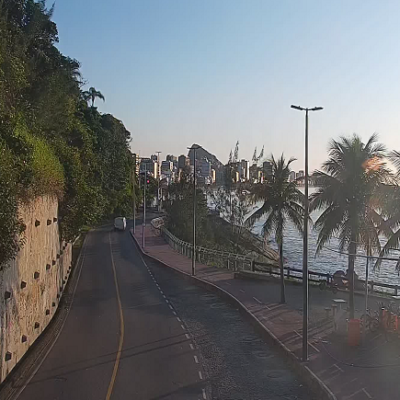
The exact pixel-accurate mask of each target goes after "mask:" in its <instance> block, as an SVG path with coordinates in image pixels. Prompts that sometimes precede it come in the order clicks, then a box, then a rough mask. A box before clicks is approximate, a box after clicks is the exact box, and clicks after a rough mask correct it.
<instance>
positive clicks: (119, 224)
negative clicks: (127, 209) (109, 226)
mask: <svg viewBox="0 0 400 400" xmlns="http://www.w3.org/2000/svg"><path fill="white" fill-rule="evenodd" d="M114 229H116V230H119V231H124V230H125V229H126V218H125V217H117V218H115V219H114Z"/></svg>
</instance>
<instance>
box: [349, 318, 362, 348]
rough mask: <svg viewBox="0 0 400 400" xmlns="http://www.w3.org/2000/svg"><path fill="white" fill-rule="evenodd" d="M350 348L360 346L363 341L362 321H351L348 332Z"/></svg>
mask: <svg viewBox="0 0 400 400" xmlns="http://www.w3.org/2000/svg"><path fill="white" fill-rule="evenodd" d="M348 335H349V336H348V341H349V342H348V343H349V346H358V345H359V344H360V340H361V321H360V320H359V319H351V320H350V321H349V332H348Z"/></svg>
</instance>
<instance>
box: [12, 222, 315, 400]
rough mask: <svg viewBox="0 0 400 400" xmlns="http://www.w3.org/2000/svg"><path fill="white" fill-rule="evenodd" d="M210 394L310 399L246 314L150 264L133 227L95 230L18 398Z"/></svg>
mask: <svg viewBox="0 0 400 400" xmlns="http://www.w3.org/2000/svg"><path fill="white" fill-rule="evenodd" d="M115 278H116V281H117V284H116V281H115ZM211 398H212V399H226V400H228V399H232V400H233V399H309V398H310V396H309V394H308V393H307V391H306V389H305V388H304V387H303V386H302V385H301V383H300V382H299V381H298V380H297V378H296V376H295V375H294V374H293V372H292V371H291V370H290V369H289V367H288V366H287V365H286V364H285V363H284V362H283V360H282V359H281V358H280V357H279V356H278V355H277V354H276V353H275V352H274V351H273V350H272V349H271V348H269V347H268V346H267V344H265V343H264V342H263V341H262V340H261V339H260V338H259V337H258V336H257V334H256V333H255V332H254V331H253V329H252V328H251V327H250V326H249V325H248V324H247V323H246V322H244V321H243V320H242V319H241V317H240V314H239V312H238V311H237V310H235V309H234V308H232V307H231V306H229V305H227V304H226V303H224V302H223V301H222V300H220V299H219V298H218V297H216V296H215V295H213V294H210V293H207V292H205V291H204V290H202V289H200V288H198V287H195V286H192V285H190V284H188V283H187V282H186V281H184V280H182V279H180V278H179V277H177V276H176V275H175V274H174V273H172V272H171V271H169V270H168V269H166V268H165V267H162V266H160V265H158V264H157V263H155V262H150V261H148V262H147V264H146V263H144V262H143V259H142V258H141V256H140V254H139V252H138V250H137V249H136V247H135V246H134V243H133V241H132V238H131V237H130V234H129V232H128V231H126V232H124V233H119V232H113V231H111V230H110V228H101V229H98V230H95V231H92V232H90V233H89V234H88V236H87V238H86V242H85V245H84V248H83V250H82V270H81V276H80V279H79V282H78V286H77V289H76V293H75V297H74V301H73V304H72V306H71V310H70V313H69V315H68V318H67V320H66V323H65V326H64V328H63V330H62V332H61V334H60V336H59V338H58V340H57V342H56V343H55V345H54V347H53V348H52V349H51V351H50V353H49V354H48V356H47V357H46V358H45V360H44V362H43V363H42V365H41V366H40V368H39V369H38V371H37V373H36V374H35V375H34V377H33V378H32V380H31V381H30V382H29V384H28V385H27V386H26V387H25V389H24V390H23V392H22V393H21V395H20V396H19V397H18V399H19V400H30V399H42V400H66V399H69V400H71V399H74V400H75V399H85V400H99V399H105V400H110V399H112V400H117V399H135V400H136V399H138V400H141V399H143V400H155V399H160V400H161V399H163V400H164V399H165V400H166V399H177V400H180V399H182V400H183V399H185V400H191V399H196V400H197V399H211Z"/></svg>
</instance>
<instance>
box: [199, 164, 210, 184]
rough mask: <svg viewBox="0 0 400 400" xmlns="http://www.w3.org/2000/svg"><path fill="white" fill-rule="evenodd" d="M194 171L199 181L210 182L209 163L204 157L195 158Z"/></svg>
mask: <svg viewBox="0 0 400 400" xmlns="http://www.w3.org/2000/svg"><path fill="white" fill-rule="evenodd" d="M196 172H197V176H198V179H199V183H205V184H210V183H211V163H210V161H208V160H206V159H202V160H196Z"/></svg>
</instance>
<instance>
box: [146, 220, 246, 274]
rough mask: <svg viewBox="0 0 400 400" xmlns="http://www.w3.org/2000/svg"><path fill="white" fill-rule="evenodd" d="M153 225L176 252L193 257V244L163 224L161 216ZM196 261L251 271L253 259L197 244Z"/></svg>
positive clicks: (233, 269) (235, 269)
mask: <svg viewBox="0 0 400 400" xmlns="http://www.w3.org/2000/svg"><path fill="white" fill-rule="evenodd" d="M151 225H152V228H153V229H154V230H155V231H157V232H158V234H159V235H161V236H162V237H163V238H164V240H165V241H166V242H167V243H168V244H169V246H170V247H172V248H173V249H174V250H175V251H176V252H178V253H180V254H183V255H184V256H186V257H188V258H192V257H193V245H192V244H190V243H187V242H184V241H183V240H180V239H178V238H177V237H176V236H174V235H173V234H172V233H171V232H170V231H168V229H166V228H165V227H164V226H163V223H162V222H161V221H160V219H159V218H157V219H156V220H153V221H152V222H151ZM196 261H197V262H199V263H202V264H205V265H209V266H213V267H219V268H227V269H229V270H231V271H250V270H251V265H252V261H253V260H252V258H249V257H246V256H242V255H240V254H234V253H228V252H225V251H219V250H213V249H207V248H205V247H201V246H196Z"/></svg>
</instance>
